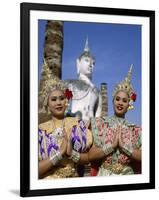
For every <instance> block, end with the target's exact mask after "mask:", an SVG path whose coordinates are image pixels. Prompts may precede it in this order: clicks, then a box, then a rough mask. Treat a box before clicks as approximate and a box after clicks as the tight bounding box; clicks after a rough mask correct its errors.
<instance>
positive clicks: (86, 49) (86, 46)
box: [84, 36, 89, 52]
mask: <svg viewBox="0 0 159 200" xmlns="http://www.w3.org/2000/svg"><path fill="white" fill-rule="evenodd" d="M84 51H86V52H89V46H88V36H87V38H86V43H85V47H84Z"/></svg>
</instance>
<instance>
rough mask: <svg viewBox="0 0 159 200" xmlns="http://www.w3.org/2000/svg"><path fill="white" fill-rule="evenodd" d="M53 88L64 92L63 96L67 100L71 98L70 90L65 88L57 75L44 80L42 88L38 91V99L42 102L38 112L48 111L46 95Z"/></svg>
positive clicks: (47, 95)
mask: <svg viewBox="0 0 159 200" xmlns="http://www.w3.org/2000/svg"><path fill="white" fill-rule="evenodd" d="M54 90H61V91H63V93H64V96H65V97H66V99H67V100H68V101H69V100H70V99H72V96H73V95H72V92H71V91H70V90H69V89H68V88H66V86H65V84H64V82H63V81H61V80H60V79H58V78H57V77H54V78H50V79H48V80H46V81H45V83H44V85H43V89H42V90H41V91H40V92H39V99H40V102H41V104H42V108H41V109H40V110H39V112H40V113H45V112H47V111H48V97H49V95H50V93H51V92H52V91H54Z"/></svg>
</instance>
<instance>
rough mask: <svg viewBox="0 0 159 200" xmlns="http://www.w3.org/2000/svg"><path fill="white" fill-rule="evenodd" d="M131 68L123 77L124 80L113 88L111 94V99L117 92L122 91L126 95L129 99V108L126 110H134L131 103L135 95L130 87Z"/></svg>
mask: <svg viewBox="0 0 159 200" xmlns="http://www.w3.org/2000/svg"><path fill="white" fill-rule="evenodd" d="M132 67H133V65H131V66H130V69H129V71H128V75H127V76H126V77H125V79H124V80H123V81H121V82H120V83H119V84H117V85H116V86H115V88H114V92H113V98H114V97H115V95H116V93H117V92H119V91H124V92H126V93H127V94H128V96H129V98H130V101H129V108H128V109H129V110H131V109H133V108H134V107H133V102H134V101H135V100H136V93H135V91H134V89H133V87H132V85H131V74H132Z"/></svg>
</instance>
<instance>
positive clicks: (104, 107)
mask: <svg viewBox="0 0 159 200" xmlns="http://www.w3.org/2000/svg"><path fill="white" fill-rule="evenodd" d="M101 95H102V114H101V115H102V116H107V115H108V96H107V83H101Z"/></svg>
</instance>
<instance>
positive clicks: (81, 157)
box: [39, 79, 92, 178]
mask: <svg viewBox="0 0 159 200" xmlns="http://www.w3.org/2000/svg"><path fill="white" fill-rule="evenodd" d="M43 95H44V96H43V97H44V103H43V104H44V109H45V110H47V111H48V112H51V115H52V119H50V120H49V121H47V122H44V123H42V124H40V125H39V178H66V177H75V176H78V173H77V170H76V165H78V164H86V163H88V153H87V151H88V149H89V148H90V146H91V144H92V134H91V132H90V131H89V130H88V129H87V128H86V126H85V124H84V122H83V121H82V120H79V119H78V118H73V117H65V110H66V108H67V104H68V100H69V99H70V98H71V97H72V93H71V91H69V90H68V89H66V88H65V87H64V85H63V83H62V81H59V80H57V79H52V80H48V81H46V82H45V87H44V89H43Z"/></svg>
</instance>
